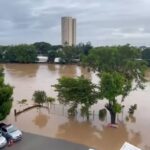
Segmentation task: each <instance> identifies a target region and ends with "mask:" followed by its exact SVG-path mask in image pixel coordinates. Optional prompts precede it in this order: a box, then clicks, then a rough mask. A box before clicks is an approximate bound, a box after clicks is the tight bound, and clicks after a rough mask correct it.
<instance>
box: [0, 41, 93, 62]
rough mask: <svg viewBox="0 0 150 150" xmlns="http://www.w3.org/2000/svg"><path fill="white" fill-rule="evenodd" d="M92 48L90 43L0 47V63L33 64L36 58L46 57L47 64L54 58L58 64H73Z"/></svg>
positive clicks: (37, 43) (44, 43)
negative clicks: (57, 60)
mask: <svg viewBox="0 0 150 150" xmlns="http://www.w3.org/2000/svg"><path fill="white" fill-rule="evenodd" d="M91 48H92V46H91V43H90V42H88V43H86V44H83V43H80V44H78V45H77V46H64V47H63V46H62V45H51V44H49V43H46V42H36V43H34V44H30V45H29V44H28V45H27V44H20V45H10V46H0V62H6V63H7V62H11V63H34V62H37V61H38V59H37V56H38V55H41V56H47V57H48V62H52V63H53V62H54V59H55V58H56V57H59V58H60V60H61V61H60V63H73V62H76V60H77V59H78V60H80V58H81V57H82V55H87V54H88V51H89V50H90V49H91Z"/></svg>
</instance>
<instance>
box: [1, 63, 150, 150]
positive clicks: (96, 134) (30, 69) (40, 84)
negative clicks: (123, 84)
mask: <svg viewBox="0 0 150 150" xmlns="http://www.w3.org/2000/svg"><path fill="white" fill-rule="evenodd" d="M1 66H2V67H4V69H5V82H6V83H9V84H10V85H12V86H13V87H14V95H13V97H14V102H13V108H12V111H11V114H10V115H9V116H8V117H7V118H6V120H5V121H6V122H8V123H10V122H11V123H14V124H16V126H18V127H19V128H20V129H22V130H23V131H26V132H31V133H36V134H40V135H45V136H49V137H53V138H59V139H65V140H68V141H72V142H75V143H80V144H85V145H87V146H90V147H95V148H97V150H101V149H102V150H119V149H120V147H121V145H122V144H123V143H124V142H125V141H128V142H130V143H131V144H134V145H136V146H138V147H140V148H141V149H143V150H150V134H149V131H150V82H147V83H146V88H145V89H144V90H137V91H134V92H132V93H130V95H129V96H128V97H127V98H126V100H125V102H124V104H125V106H126V107H125V109H124V110H123V113H121V114H119V115H118V117H117V121H118V123H119V128H109V127H107V124H108V123H109V119H110V118H109V115H108V116H107V117H106V118H105V120H104V121H100V120H99V118H98V110H99V109H101V108H103V107H104V104H105V103H106V101H99V102H98V104H95V105H94V106H92V108H91V111H92V112H93V110H95V114H94V115H93V116H92V115H91V117H90V120H89V121H86V120H85V118H82V117H80V116H79V115H77V117H76V118H75V119H69V118H68V117H67V108H66V107H63V106H61V105H57V104H58V103H56V105H52V106H51V109H52V110H51V111H50V112H48V110H46V109H37V108H35V109H32V110H30V111H27V112H25V113H23V114H21V115H19V116H17V117H16V118H15V117H14V109H17V110H21V109H22V108H23V107H27V106H20V105H19V104H18V100H21V99H28V106H30V105H32V104H33V101H32V94H33V93H34V91H35V90H44V91H45V92H46V93H47V95H48V96H52V97H57V93H56V92H55V91H54V88H53V87H52V85H54V84H55V83H57V79H58V78H60V77H61V76H70V77H75V76H79V75H85V76H86V77H87V78H89V79H91V80H92V81H93V82H94V83H97V82H98V78H97V77H96V75H95V74H94V73H89V72H87V70H86V69H84V68H82V67H80V66H76V65H54V64H1ZM146 78H147V79H150V71H148V72H147V73H146ZM135 103H136V104H137V106H138V107H137V110H136V111H135V114H134V116H133V117H130V118H129V119H128V120H126V116H127V115H128V113H127V111H128V108H129V107H130V105H133V104H135ZM54 109H55V110H54Z"/></svg>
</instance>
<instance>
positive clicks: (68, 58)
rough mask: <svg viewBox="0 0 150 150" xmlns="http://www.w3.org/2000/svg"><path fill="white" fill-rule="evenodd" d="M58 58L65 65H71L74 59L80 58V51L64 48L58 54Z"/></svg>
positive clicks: (69, 47) (73, 48) (72, 47)
mask: <svg viewBox="0 0 150 150" xmlns="http://www.w3.org/2000/svg"><path fill="white" fill-rule="evenodd" d="M58 57H60V58H61V59H62V60H63V62H65V63H73V62H74V60H75V59H79V58H80V50H79V49H78V48H77V47H74V46H65V47H63V49H62V51H59V52H58Z"/></svg>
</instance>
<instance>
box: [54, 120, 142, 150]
mask: <svg viewBox="0 0 150 150" xmlns="http://www.w3.org/2000/svg"><path fill="white" fill-rule="evenodd" d="M57 137H58V138H60V137H61V138H63V139H66V140H71V141H75V142H77V143H83V144H86V145H89V146H93V147H94V146H96V148H97V149H100V148H101V149H105V150H119V149H120V147H121V145H122V144H123V143H124V141H128V142H131V143H133V144H135V145H139V144H140V143H141V136H140V133H136V132H134V131H132V130H131V131H130V136H129V131H127V128H126V126H125V125H120V126H119V128H118V129H113V128H108V127H105V126H103V127H102V129H101V130H99V129H98V128H97V127H96V126H93V125H92V123H90V122H78V121H76V120H74V121H73V120H69V121H68V122H67V123H65V124H63V125H61V126H60V127H59V129H58V133H57Z"/></svg>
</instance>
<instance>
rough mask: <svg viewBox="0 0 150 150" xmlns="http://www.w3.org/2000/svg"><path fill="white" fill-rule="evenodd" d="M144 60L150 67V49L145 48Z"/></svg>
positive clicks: (143, 52)
mask: <svg viewBox="0 0 150 150" xmlns="http://www.w3.org/2000/svg"><path fill="white" fill-rule="evenodd" d="M142 59H144V60H146V61H147V62H148V65H149V66H150V48H145V49H144V50H143V51H142Z"/></svg>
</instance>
